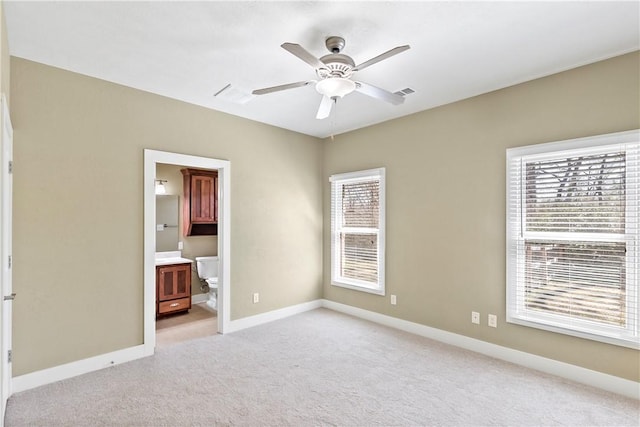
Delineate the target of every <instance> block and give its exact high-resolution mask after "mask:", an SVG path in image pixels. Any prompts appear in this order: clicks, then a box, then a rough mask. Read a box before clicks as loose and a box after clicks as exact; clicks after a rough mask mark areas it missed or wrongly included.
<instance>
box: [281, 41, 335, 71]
mask: <svg viewBox="0 0 640 427" xmlns="http://www.w3.org/2000/svg"><path fill="white" fill-rule="evenodd" d="M280 46H281V47H282V48H283V49H284V50H287V51H289V52H290V53H292V54H294V55H295V56H297V57H298V58H300V59H302V60H303V61H304V62H306V63H307V64H309V65H311V66H312V67H313V68H315V69H318V68H324V67H325V65H324V63H322V62H321V61H320V60H319V59H318V58H316V57H315V56H313V55H312V54H310V53H309V52H307V50H306V49H305V48H303V47H302V46H300V45H299V44H296V43H282V44H281V45H280Z"/></svg>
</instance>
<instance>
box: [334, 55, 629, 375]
mask: <svg viewBox="0 0 640 427" xmlns="http://www.w3.org/2000/svg"><path fill="white" fill-rule="evenodd" d="M638 64H639V55H638V53H637V52H636V53H632V54H628V55H625V56H622V57H618V58H614V59H611V60H608V61H604V62H600V63H596V64H593V65H589V66H586V67H582V68H578V69H575V70H571V71H567V72H564V73H561V74H556V75H553V76H550V77H547V78H543V79H539V80H535V81H532V82H529V83H525V84H521V85H518V86H514V87H511V88H507V89H504V90H500V91H496V92H493V93H489V94H486V95H482V96H478V97H475V98H472V99H468V100H465V101H461V102H457V103H454V104H450V105H446V106H443V107H440V108H435V109H432V110H429V111H425V112H422V113H418V114H415V115H412V116H408V117H404V118H400V119H397V120H394V121H390V122H386V123H383V124H380V125H377V126H372V127H369V128H366V129H362V130H359V131H355V132H351V133H348V134H344V135H339V136H337V137H336V138H335V140H334V141H330V140H327V141H325V151H324V153H325V161H324V162H325V165H324V171H325V173H324V178H323V179H324V183H323V186H324V189H325V193H324V200H325V203H324V212H325V216H324V225H325V233H324V243H325V245H324V255H325V257H324V264H325V265H324V272H325V274H324V277H325V280H324V282H325V284H324V297H325V298H327V299H329V300H332V301H337V302H341V303H344V304H349V305H353V306H356V307H360V308H364V309H367V310H372V311H375V312H379V313H383V314H386V315H390V316H394V317H398V318H401V319H405V320H409V321H412V322H417V323H420V324H423V325H427V326H431V327H434V328H438V329H443V330H446V331H450V332H454V333H457V334H462V335H466V336H469V337H472V338H477V339H480V340H483V341H488V342H491V343H495V344H499V345H502V346H505V347H510V348H513V349H517V350H523V351H526V352H529V353H533V354H537V355H541V356H544V357H548V358H551V359H556V360H560V361H563V362H567V363H571V364H575V365H578V366H583V367H586V368H589V369H594V370H597V371H601V372H605V373H609V374H612V375H616V376H619V377H623V378H627V379H631V380H635V381H638V380H640V376H639V369H640V363H639V362H640V359H639V352H638V351H637V350H632V349H628V348H622V347H617V346H613V345H608V344H601V343H597V342H593V341H589V340H583V339H579V338H573V337H569V336H565V335H561V334H556V333H551V332H545V331H541V330H537V329H532V328H527V327H522V326H516V325H512V324H506V323H505V322H504V319H505V304H506V303H505V269H506V264H505V238H506V237H505V228H506V227H505V209H506V207H505V192H506V187H505V161H506V156H505V150H506V149H507V148H509V147H516V146H521V145H527V144H536V143H543V142H549V141H557V140H563V139H569V138H576V137H582V136H588V135H597V134H603V133H610V132H617V131H624V130H629V129H637V128H638V127H640V109H639V105H638V104H639V97H638V94H639V86H638V80H639V67H638ZM407 102H411V101H410V98H408V99H407ZM380 166H384V167H386V179H387V181H386V184H387V187H386V188H387V192H386V207H387V210H386V215H387V217H386V218H387V222H386V239H387V247H386V256H387V258H386V286H387V295H386V297H381V296H375V295H371V294H365V293H361V292H357V291H352V290H348V289H344V288H338V287H335V286H331V285H330V284H329V283H330V274H329V259H330V258H329V247H330V245H329V242H330V240H329V237H330V236H329V231H330V228H329V227H330V223H329V182H328V179H329V176H330V175H331V174H334V173H339V172H348V171H355V170H361V169H367V168H373V167H380ZM390 294H395V295H397V301H398V303H397V305H396V306H391V305H390V303H389V295H390ZM472 310H475V311H479V312H480V313H481V315H482V325H481V326H477V325H472V324H471V322H470V318H471V311H472ZM488 313H494V314H497V315H498V322H499V323H498V328H497V329H494V328H489V327H487V326H486V324H487V317H486V316H487V314H488Z"/></svg>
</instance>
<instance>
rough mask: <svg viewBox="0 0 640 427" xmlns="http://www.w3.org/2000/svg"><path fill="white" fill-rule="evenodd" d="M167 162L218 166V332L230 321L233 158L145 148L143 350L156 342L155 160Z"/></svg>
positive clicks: (148, 352) (150, 349) (150, 350)
mask: <svg viewBox="0 0 640 427" xmlns="http://www.w3.org/2000/svg"><path fill="white" fill-rule="evenodd" d="M158 163H165V164H171V165H180V166H185V167H192V168H201V169H217V170H218V221H219V222H218V258H219V263H220V271H219V276H218V332H219V333H225V332H226V331H228V330H229V324H230V321H231V295H230V272H231V245H230V234H231V221H230V220H231V204H230V196H231V181H230V178H231V162H229V161H228V160H218V159H211V158H206V157H198V156H191V155H186V154H177V153H169V152H166V151H156V150H148V149H146V150H144V352H145V355H152V354H153V353H154V349H155V346H156V321H155V320H156V268H155V252H156V195H155V179H156V164H158Z"/></svg>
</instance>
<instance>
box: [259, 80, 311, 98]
mask: <svg viewBox="0 0 640 427" xmlns="http://www.w3.org/2000/svg"><path fill="white" fill-rule="evenodd" d="M309 83H314V81H313V80H310V81H304V82H295V83H287V84H286V85H279V86H272V87H265V88H264V89H256V90H254V91H253V92H251V93H252V94H254V95H264V94H267V93H272V92H279V91H281V90H287V89H293V88H296V87H302V86H306V85H308V84H309Z"/></svg>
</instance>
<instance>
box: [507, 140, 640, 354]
mask: <svg viewBox="0 0 640 427" xmlns="http://www.w3.org/2000/svg"><path fill="white" fill-rule="evenodd" d="M638 141H640V139H639V133H638V131H631V132H622V133H617V134H609V135H602V136H597V137H590V138H581V139H577V140H571V141H563V142H555V143H550V144H541V145H536V146H529V147H521V148H514V149H510V150H507V321H508V322H511V323H517V324H522V325H526V326H532V327H536V328H541V329H546V330H551V331H555V332H561V333H566V334H569V335H574V336H579V337H583V338H588V339H594V340H598V341H602V342H608V343H611V344H617V345H622V346H626V347H632V348H638V347H640V340H639V338H638V307H639V297H638V294H639V289H638V279H639V276H640V271H639V261H638V259H639V256H638V252H639V250H640V248H639V247H638V245H639V238H638V237H639V216H640V212H639V211H640V208H639V206H640V203H639V201H638V199H639V197H640V193H639V190H638V182H639V179H640V160H639V151H640V143H639V142H638Z"/></svg>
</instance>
